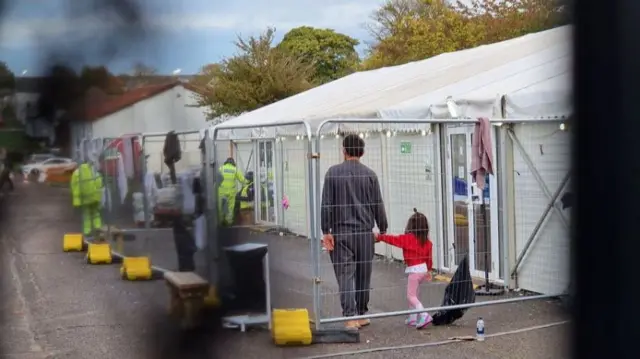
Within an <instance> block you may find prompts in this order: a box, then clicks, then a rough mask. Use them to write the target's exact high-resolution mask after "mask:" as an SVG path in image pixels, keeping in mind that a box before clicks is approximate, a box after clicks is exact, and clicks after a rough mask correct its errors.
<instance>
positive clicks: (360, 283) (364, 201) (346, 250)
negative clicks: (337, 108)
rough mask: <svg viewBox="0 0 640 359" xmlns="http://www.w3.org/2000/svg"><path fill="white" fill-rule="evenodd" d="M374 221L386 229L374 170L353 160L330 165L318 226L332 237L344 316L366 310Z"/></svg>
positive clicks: (369, 284)
mask: <svg viewBox="0 0 640 359" xmlns="http://www.w3.org/2000/svg"><path fill="white" fill-rule="evenodd" d="M375 224H377V225H378V229H379V230H380V232H381V233H384V232H386V230H387V227H388V224H387V215H386V212H385V209H384V202H383V200H382V193H381V191H380V183H379V182H378V176H377V175H376V174H375V172H373V170H371V169H370V168H369V167H367V166H365V165H363V164H362V163H360V162H359V161H355V160H347V161H344V162H343V163H341V164H339V165H335V166H332V167H331V168H329V170H328V171H327V174H326V175H325V180H324V186H323V189H322V204H321V228H322V233H323V234H328V233H331V234H333V236H334V239H335V247H334V249H333V251H331V252H330V256H331V261H332V263H333V268H334V271H335V273H336V279H337V280H338V286H339V288H340V304H341V305H342V312H343V315H344V316H354V315H363V314H365V313H366V312H367V311H368V304H369V290H370V287H371V270H372V261H373V256H374V244H375V243H374V238H373V232H372V230H373V228H374V226H375Z"/></svg>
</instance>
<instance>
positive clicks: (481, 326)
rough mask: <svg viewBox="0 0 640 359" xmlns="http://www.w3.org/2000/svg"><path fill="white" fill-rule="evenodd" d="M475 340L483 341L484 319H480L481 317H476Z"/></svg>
mask: <svg viewBox="0 0 640 359" xmlns="http://www.w3.org/2000/svg"><path fill="white" fill-rule="evenodd" d="M476 340H477V341H479V342H483V341H484V320H482V317H480V318H478V322H477V323H476Z"/></svg>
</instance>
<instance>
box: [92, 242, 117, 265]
mask: <svg viewBox="0 0 640 359" xmlns="http://www.w3.org/2000/svg"><path fill="white" fill-rule="evenodd" d="M112 261H113V258H112V257H111V246H110V245H109V244H108V243H91V244H89V247H88V248H87V263H89V264H111V262H112Z"/></svg>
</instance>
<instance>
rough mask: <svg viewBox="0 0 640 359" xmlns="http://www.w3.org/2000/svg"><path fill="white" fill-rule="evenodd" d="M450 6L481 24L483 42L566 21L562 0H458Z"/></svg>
mask: <svg viewBox="0 0 640 359" xmlns="http://www.w3.org/2000/svg"><path fill="white" fill-rule="evenodd" d="M454 8H455V10H456V11H457V12H459V13H461V14H463V15H464V16H466V17H468V18H471V19H473V20H474V21H476V22H477V23H481V24H483V27H484V29H485V36H484V42H485V43H493V42H499V41H504V40H508V39H512V38H515V37H519V36H523V35H526V34H529V33H533V32H539V31H543V30H547V29H551V28H553V27H556V26H559V25H564V24H566V23H567V22H568V6H567V1H566V0H482V1H479V0H470V1H467V2H461V1H458V2H457V3H456V4H455V5H454Z"/></svg>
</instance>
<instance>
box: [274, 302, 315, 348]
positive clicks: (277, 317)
mask: <svg viewBox="0 0 640 359" xmlns="http://www.w3.org/2000/svg"><path fill="white" fill-rule="evenodd" d="M271 320H272V326H271V335H272V337H273V341H274V343H275V344H276V345H290V346H293V345H310V344H311V342H312V340H313V336H312V334H311V326H310V325H309V311H308V310H306V309H274V310H273V314H272V317H271Z"/></svg>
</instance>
